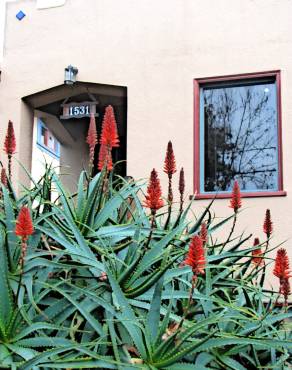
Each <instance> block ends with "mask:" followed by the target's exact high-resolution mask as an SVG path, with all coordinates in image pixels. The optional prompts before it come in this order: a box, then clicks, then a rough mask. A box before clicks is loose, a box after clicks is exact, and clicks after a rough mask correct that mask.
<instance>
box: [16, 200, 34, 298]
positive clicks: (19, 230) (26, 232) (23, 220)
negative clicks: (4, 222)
mask: <svg viewBox="0 0 292 370" xmlns="http://www.w3.org/2000/svg"><path fill="white" fill-rule="evenodd" d="M33 232H34V227H33V223H32V219H31V216H30V212H29V209H28V208H27V207H25V206H24V207H22V208H21V209H20V212H19V214H18V217H17V220H16V227H15V234H16V235H17V236H19V237H20V238H21V255H20V279H19V283H18V288H17V293H16V302H17V300H18V296H19V292H20V287H21V283H22V277H23V267H24V260H25V256H26V252H27V240H28V237H29V236H30V235H32V234H33Z"/></svg>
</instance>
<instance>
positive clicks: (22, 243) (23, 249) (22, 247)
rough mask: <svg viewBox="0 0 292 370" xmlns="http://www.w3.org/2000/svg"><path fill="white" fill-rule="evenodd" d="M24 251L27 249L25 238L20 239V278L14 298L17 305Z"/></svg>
mask: <svg viewBox="0 0 292 370" xmlns="http://www.w3.org/2000/svg"><path fill="white" fill-rule="evenodd" d="M26 249H27V244H26V238H22V240H21V257H20V258H21V262H20V278H19V282H18V287H17V293H16V296H15V302H16V304H17V301H18V297H19V293H20V287H21V283H22V277H23V266H24V258H25V254H26Z"/></svg>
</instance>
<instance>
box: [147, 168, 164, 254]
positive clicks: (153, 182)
mask: <svg viewBox="0 0 292 370" xmlns="http://www.w3.org/2000/svg"><path fill="white" fill-rule="evenodd" d="M161 196H162V191H161V185H160V180H159V178H158V174H157V171H156V170H155V168H153V170H152V171H151V175H150V180H149V184H148V187H147V194H146V196H145V201H144V206H145V207H147V208H149V209H150V211H151V223H150V233H149V236H148V239H147V242H146V246H145V248H146V249H147V248H148V246H149V243H150V241H151V238H152V234H153V230H154V227H155V215H156V212H157V211H158V210H159V209H160V208H161V207H163V206H164V202H163V199H162V197H161Z"/></svg>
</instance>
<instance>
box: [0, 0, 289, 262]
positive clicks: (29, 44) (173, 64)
mask: <svg viewBox="0 0 292 370" xmlns="http://www.w3.org/2000/svg"><path fill="white" fill-rule="evenodd" d="M19 9H22V10H23V11H24V12H25V13H26V14H27V16H26V17H25V18H24V19H23V20H22V21H21V22H19V21H17V20H16V19H15V14H16V13H17V11H18V10H19ZM291 24H292V1H290V0H281V1H279V0H219V1H218V0H160V1H157V0H140V1H134V0H124V1H117V0H86V1H80V0H67V1H66V3H65V5H64V6H62V7H58V8H52V9H45V10H37V9H36V2H35V1H33V0H23V1H19V2H16V3H10V4H8V11H7V27H6V37H5V44H4V48H5V49H4V59H3V63H2V81H1V83H0V96H1V98H0V122H1V125H0V142H2V141H3V137H4V131H5V129H6V122H7V121H8V119H11V120H13V121H14V122H15V128H16V133H17V137H18V155H17V157H18V158H21V159H22V161H24V163H25V165H26V166H29V164H30V148H31V146H30V145H31V139H32V117H31V115H30V114H29V110H28V108H27V107H25V105H24V103H22V102H21V97H23V96H26V95H29V94H32V93H35V92H38V91H41V90H45V89H47V88H49V87H53V86H56V85H59V84H62V83H63V71H64V68H65V67H66V66H67V65H68V64H73V65H74V66H77V67H78V69H79V73H78V80H79V81H90V82H95V83H104V84H111V85H120V86H127V88H128V148H127V157H128V174H129V175H132V176H134V177H135V178H140V177H146V176H148V174H149V172H150V170H151V169H152V168H153V167H156V168H157V169H159V170H160V174H162V165H163V159H164V153H165V148H166V144H167V141H168V140H169V139H171V140H172V141H173V145H174V150H175V154H176V158H177V163H178V165H179V166H184V168H185V173H186V179H187V183H186V185H187V193H188V194H192V191H193V190H192V189H193V109H194V103H193V79H194V78H199V77H208V76H218V75H230V74H238V73H248V72H260V71H268V70H277V69H280V70H281V73H282V118H283V170H284V188H285V190H286V191H287V194H288V195H287V196H286V197H277V198H252V199H244V207H245V208H246V210H245V211H244V213H243V215H242V217H241V222H240V228H239V229H240V230H241V229H245V228H246V229H247V230H248V231H250V232H254V233H255V234H256V235H258V236H259V237H263V234H262V220H263V215H264V211H265V209H266V208H268V207H269V208H270V209H271V212H272V217H273V220H274V224H275V231H276V234H277V236H276V237H275V241H274V242H273V243H276V242H278V241H283V240H284V239H287V238H288V239H289V238H291V236H292V227H291V225H292V212H291V209H292V161H291V151H292V147H291V143H292V124H291V122H292V104H291V102H292V88H291V86H292V32H291ZM20 138H21V140H20ZM1 160H3V154H2V155H1ZM14 173H15V175H14V178H15V179H19V180H21V181H22V180H23V176H22V174H21V173H20V172H19V170H18V168H17V167H16V166H15V167H14ZM177 177H178V176H177ZM177 177H176V178H177ZM164 185H166V179H165V177H164ZM207 203H208V202H206V201H196V203H195V209H196V210H201V209H202V207H204V206H205V205H206V204H207ZM215 209H216V213H217V214H218V216H225V215H227V214H230V209H229V208H228V200H218V201H217V202H216V206H215ZM290 243H291V241H288V242H287V243H286V247H287V249H288V250H289V253H290V256H291V258H292V248H291V247H290Z"/></svg>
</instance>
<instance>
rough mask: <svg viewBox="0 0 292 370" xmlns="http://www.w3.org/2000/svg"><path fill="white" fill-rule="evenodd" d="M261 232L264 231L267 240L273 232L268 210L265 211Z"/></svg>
mask: <svg viewBox="0 0 292 370" xmlns="http://www.w3.org/2000/svg"><path fill="white" fill-rule="evenodd" d="M263 230H264V233H265V234H266V235H267V238H269V237H270V236H271V234H272V232H273V222H272V219H271V212H270V210H269V209H267V210H266V216H265V221H264V226H263Z"/></svg>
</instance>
